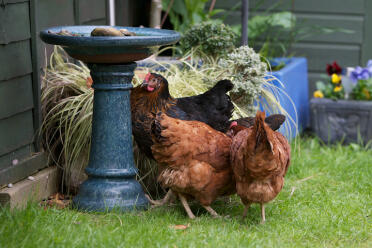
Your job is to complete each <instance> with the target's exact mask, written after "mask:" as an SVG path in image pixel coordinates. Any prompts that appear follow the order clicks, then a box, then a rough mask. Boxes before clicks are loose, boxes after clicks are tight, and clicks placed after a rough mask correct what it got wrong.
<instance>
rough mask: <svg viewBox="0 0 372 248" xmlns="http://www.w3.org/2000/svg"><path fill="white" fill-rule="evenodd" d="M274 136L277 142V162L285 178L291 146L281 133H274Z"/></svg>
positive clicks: (289, 160)
mask: <svg viewBox="0 0 372 248" xmlns="http://www.w3.org/2000/svg"><path fill="white" fill-rule="evenodd" d="M275 136H276V138H277V140H278V160H279V161H280V166H281V171H282V172H283V174H282V175H283V176H285V174H286V173H287V171H288V167H289V165H290V162H291V146H290V145H289V143H288V141H287V139H286V138H285V137H284V136H283V135H282V134H281V133H278V132H275Z"/></svg>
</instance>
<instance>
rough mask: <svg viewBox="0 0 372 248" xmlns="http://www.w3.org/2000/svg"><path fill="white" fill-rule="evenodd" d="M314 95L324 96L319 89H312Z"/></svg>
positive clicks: (316, 96) (317, 96)
mask: <svg viewBox="0 0 372 248" xmlns="http://www.w3.org/2000/svg"><path fill="white" fill-rule="evenodd" d="M314 97H315V98H323V97H324V95H323V92H321V91H320V90H316V91H314Z"/></svg>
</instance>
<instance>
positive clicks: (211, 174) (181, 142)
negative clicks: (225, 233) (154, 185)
mask: <svg viewBox="0 0 372 248" xmlns="http://www.w3.org/2000/svg"><path fill="white" fill-rule="evenodd" d="M151 131H152V137H153V141H154V145H153V146H152V147H151V148H152V154H153V155H154V158H155V160H156V161H157V162H158V165H159V176H158V181H159V183H160V184H161V185H162V186H163V187H165V188H169V189H170V190H171V192H173V193H175V194H176V195H178V196H179V198H180V200H181V202H182V204H183V206H184V208H185V210H186V212H187V214H188V216H189V217H190V218H191V219H193V218H195V215H194V214H193V213H192V211H191V209H190V207H189V205H188V203H187V198H194V199H196V200H197V201H198V202H199V203H200V204H201V205H202V206H203V207H204V208H205V209H206V210H207V211H208V212H209V213H210V214H211V215H212V216H214V217H216V216H218V214H217V213H216V212H215V211H214V210H213V209H212V208H211V207H210V205H211V204H212V202H213V201H214V200H215V199H216V198H217V197H218V196H222V195H230V194H233V193H235V181H234V177H233V172H232V169H231V166H230V146H231V138H229V137H228V136H227V135H226V134H224V133H222V132H219V131H217V130H215V129H213V128H211V127H210V126H208V125H207V124H205V123H203V122H199V121H184V120H180V119H175V118H172V117H169V116H167V115H166V114H164V113H159V114H158V115H157V117H156V119H155V121H154V122H153V124H152V130H151ZM168 196H169V195H168V194H167V196H166V198H167V197H168Z"/></svg>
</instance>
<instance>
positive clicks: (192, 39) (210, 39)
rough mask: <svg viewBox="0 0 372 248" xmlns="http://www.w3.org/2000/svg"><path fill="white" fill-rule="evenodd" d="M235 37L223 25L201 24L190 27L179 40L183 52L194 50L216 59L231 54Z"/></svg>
mask: <svg viewBox="0 0 372 248" xmlns="http://www.w3.org/2000/svg"><path fill="white" fill-rule="evenodd" d="M235 41H236V35H235V33H234V32H233V30H232V29H231V28H230V26H228V25H225V24H223V23H221V24H217V23H212V22H203V23H200V24H196V25H194V26H192V27H191V28H190V29H189V30H187V31H186V33H185V35H184V36H183V37H182V39H181V48H182V50H183V51H184V52H187V51H189V50H191V49H196V50H197V51H198V52H199V53H201V54H204V55H207V56H212V57H218V56H221V55H225V54H227V53H229V52H231V51H232V50H233V49H234V47H235Z"/></svg>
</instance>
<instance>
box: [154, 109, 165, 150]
mask: <svg viewBox="0 0 372 248" xmlns="http://www.w3.org/2000/svg"><path fill="white" fill-rule="evenodd" d="M162 120H163V113H162V112H159V113H157V114H156V118H155V120H154V121H153V122H152V123H151V136H152V138H153V140H154V141H155V142H158V143H159V142H162V141H163V140H164V137H162V136H161V131H162V130H163V128H162V126H161V123H160V122H161V121H162Z"/></svg>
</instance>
